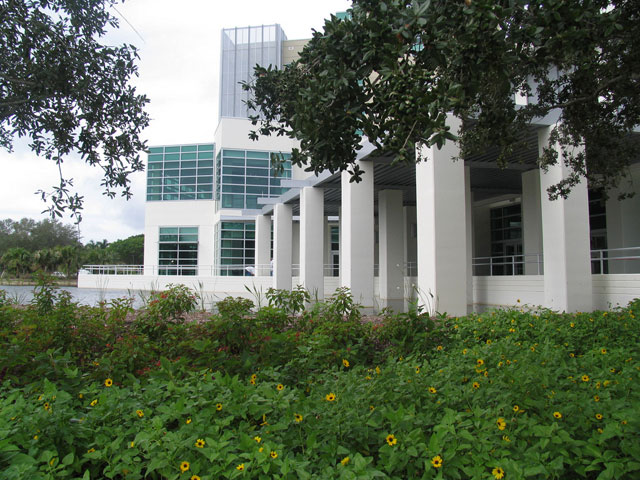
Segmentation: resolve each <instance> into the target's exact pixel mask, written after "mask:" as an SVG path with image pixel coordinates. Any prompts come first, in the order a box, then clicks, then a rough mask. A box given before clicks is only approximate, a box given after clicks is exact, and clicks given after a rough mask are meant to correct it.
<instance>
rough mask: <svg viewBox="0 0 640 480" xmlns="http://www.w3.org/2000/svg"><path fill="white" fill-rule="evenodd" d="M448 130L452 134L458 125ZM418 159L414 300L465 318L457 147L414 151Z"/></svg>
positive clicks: (466, 266) (449, 144) (454, 122)
mask: <svg viewBox="0 0 640 480" xmlns="http://www.w3.org/2000/svg"><path fill="white" fill-rule="evenodd" d="M447 124H448V125H450V127H451V131H452V132H454V133H457V131H458V130H459V127H460V120H459V119H457V118H455V117H451V116H450V117H449V118H448V119H447ZM418 148H421V149H422V151H421V152H419V153H420V154H421V156H422V158H423V160H422V162H420V163H418V164H417V165H416V207H417V218H418V289H419V292H418V296H419V302H420V303H421V304H422V305H424V306H425V307H426V308H427V309H428V310H430V311H438V312H446V313H448V314H449V315H466V313H467V280H468V279H467V275H468V274H467V270H468V269H469V268H471V266H470V265H469V264H468V263H467V232H466V230H467V225H466V220H465V216H466V210H467V206H466V201H465V176H464V163H463V162H462V161H460V160H458V161H453V158H454V157H457V156H458V155H459V151H460V150H459V148H458V145H457V144H456V143H454V142H451V141H447V143H446V144H445V145H444V146H443V147H442V149H441V150H438V149H437V147H435V146H433V147H430V148H426V147H418Z"/></svg>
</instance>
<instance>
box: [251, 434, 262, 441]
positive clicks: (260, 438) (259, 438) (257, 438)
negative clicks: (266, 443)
mask: <svg viewBox="0 0 640 480" xmlns="http://www.w3.org/2000/svg"><path fill="white" fill-rule="evenodd" d="M253 439H254V440H255V441H256V443H260V442H261V441H262V437H258V436H257V435H256V436H255V437H253Z"/></svg>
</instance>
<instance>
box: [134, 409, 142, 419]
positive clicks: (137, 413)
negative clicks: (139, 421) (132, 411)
mask: <svg viewBox="0 0 640 480" xmlns="http://www.w3.org/2000/svg"><path fill="white" fill-rule="evenodd" d="M136 415H137V416H138V417H139V418H142V417H144V412H143V411H142V410H136Z"/></svg>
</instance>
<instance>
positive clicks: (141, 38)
mask: <svg viewBox="0 0 640 480" xmlns="http://www.w3.org/2000/svg"><path fill="white" fill-rule="evenodd" d="M112 7H113V9H114V10H115V11H116V13H117V14H118V15H119V16H120V18H122V19H123V20H124V21H125V22H127V25H129V26H130V27H131V30H133V31H134V32H136V35H138V37H140V40H142V41H143V42H144V43H147V42H146V40H145V39H144V38H143V37H142V35H140V32H138V30H136V27H134V26H133V25H131V22H130V21H129V20H127V17H125V16H124V15H123V14H122V13H120V11H119V10H118V9H117V8H116V7H115V6H114V5H112Z"/></svg>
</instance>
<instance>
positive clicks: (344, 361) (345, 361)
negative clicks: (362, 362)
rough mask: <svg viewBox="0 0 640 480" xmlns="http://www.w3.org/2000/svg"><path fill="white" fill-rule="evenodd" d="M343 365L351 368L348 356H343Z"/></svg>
mask: <svg viewBox="0 0 640 480" xmlns="http://www.w3.org/2000/svg"><path fill="white" fill-rule="evenodd" d="M342 365H344V367H345V368H349V360H347V359H346V358H343V359H342Z"/></svg>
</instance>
